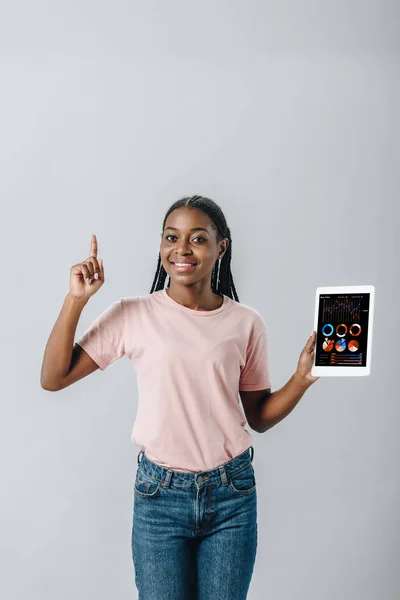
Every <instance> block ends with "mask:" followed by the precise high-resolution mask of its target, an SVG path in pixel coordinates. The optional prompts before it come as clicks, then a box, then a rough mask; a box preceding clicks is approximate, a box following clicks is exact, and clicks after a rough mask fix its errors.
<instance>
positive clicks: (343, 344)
mask: <svg viewBox="0 0 400 600" xmlns="http://www.w3.org/2000/svg"><path fill="white" fill-rule="evenodd" d="M335 348H336V350H337V351H338V352H343V351H344V350H345V349H346V342H345V341H344V340H343V339H341V340H338V341H337V342H336V344H335Z"/></svg>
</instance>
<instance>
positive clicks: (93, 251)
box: [89, 233, 97, 258]
mask: <svg viewBox="0 0 400 600" xmlns="http://www.w3.org/2000/svg"><path fill="white" fill-rule="evenodd" d="M89 256H94V258H97V238H96V236H95V235H94V233H92V241H91V243H90V254H89Z"/></svg>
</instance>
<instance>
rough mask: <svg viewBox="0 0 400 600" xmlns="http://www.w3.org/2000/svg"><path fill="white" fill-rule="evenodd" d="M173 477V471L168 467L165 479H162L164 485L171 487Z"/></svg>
mask: <svg viewBox="0 0 400 600" xmlns="http://www.w3.org/2000/svg"><path fill="white" fill-rule="evenodd" d="M171 478H172V471H171V469H168V470H167V474H166V476H165V479H164V481H161V485H162V487H169V484H170V483H171Z"/></svg>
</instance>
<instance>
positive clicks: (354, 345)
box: [348, 340, 358, 352]
mask: <svg viewBox="0 0 400 600" xmlns="http://www.w3.org/2000/svg"><path fill="white" fill-rule="evenodd" d="M348 348H349V350H350V352H357V350H358V342H356V340H351V341H350V342H349V346H348Z"/></svg>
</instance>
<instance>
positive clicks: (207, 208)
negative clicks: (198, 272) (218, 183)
mask: <svg viewBox="0 0 400 600" xmlns="http://www.w3.org/2000/svg"><path fill="white" fill-rule="evenodd" d="M181 206H187V207H189V208H197V209H198V210H202V211H203V212H205V213H206V214H207V215H208V216H209V217H210V219H211V220H212V221H213V223H214V225H215V227H216V230H217V242H218V241H220V240H223V239H224V238H228V240H229V245H228V248H227V249H226V252H225V254H224V256H223V257H222V259H221V260H217V261H216V263H215V265H214V269H213V272H212V275H211V289H212V291H213V292H214V293H215V294H218V295H220V296H221V295H222V294H224V295H225V296H229V297H230V298H232V299H234V300H236V302H239V297H238V295H237V292H236V288H235V284H234V283H233V276H232V271H231V257H232V239H231V232H230V229H229V227H228V225H227V223H226V219H225V216H224V213H223V212H222V210H221V209H220V207H219V206H218V204H216V203H215V202H213V200H211V199H210V198H205V197H204V196H184V197H183V198H180V199H179V200H177V201H176V202H174V203H173V204H172V205H171V206H170V207H169V209H168V211H167V214H166V215H165V217H164V221H163V226H162V231H164V227H165V222H166V220H167V217H168V215H169V214H170V213H171V212H172V211H173V210H175V209H176V208H180V207H181ZM166 277H167V272H166V270H165V269H164V267H163V265H162V262H161V255H160V253H159V254H158V263H157V270H156V274H155V276H154V280H153V285H152V286H151V290H150V294H152V293H153V292H156V291H158V290H162V289H163V288H164V283H165V279H166ZM170 283H171V278H170V277H169V278H168V285H167V287H168V288H169V286H170Z"/></svg>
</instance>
